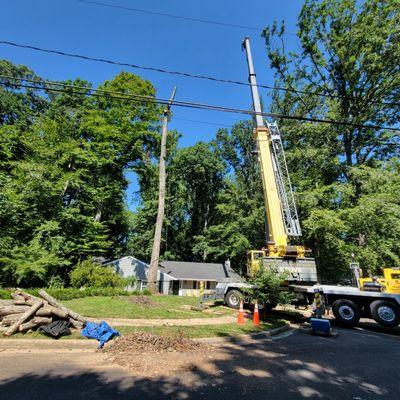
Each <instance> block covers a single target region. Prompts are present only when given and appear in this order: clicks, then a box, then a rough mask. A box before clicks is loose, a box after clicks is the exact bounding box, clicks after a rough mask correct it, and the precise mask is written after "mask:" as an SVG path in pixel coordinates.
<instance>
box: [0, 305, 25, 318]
mask: <svg viewBox="0 0 400 400" xmlns="http://www.w3.org/2000/svg"><path fill="white" fill-rule="evenodd" d="M26 310H29V306H4V307H1V308H0V317H2V316H3V315H10V314H22V313H24V312H25V311H26Z"/></svg>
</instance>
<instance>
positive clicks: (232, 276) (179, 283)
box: [103, 256, 242, 296]
mask: <svg viewBox="0 0 400 400" xmlns="http://www.w3.org/2000/svg"><path fill="white" fill-rule="evenodd" d="M103 265H109V266H112V267H114V269H115V272H116V273H118V274H119V275H121V276H122V277H130V276H134V277H135V278H136V280H137V284H136V289H138V290H143V289H145V288H146V287H147V274H148V270H149V265H148V264H146V263H145V262H143V261H140V260H138V259H137V258H135V257H132V256H127V257H122V258H120V259H118V260H114V261H111V262H108V263H106V264H103ZM157 281H158V285H159V286H158V289H159V292H160V293H163V294H176V295H179V296H199V294H200V282H204V289H205V293H206V294H212V293H214V292H215V286H216V284H217V283H218V282H241V281H242V278H241V277H240V276H239V275H238V274H237V273H236V272H235V271H233V270H232V268H231V266H230V262H229V261H226V262H225V263H200V262H186V261H161V262H160V263H159V267H158V272H157Z"/></svg>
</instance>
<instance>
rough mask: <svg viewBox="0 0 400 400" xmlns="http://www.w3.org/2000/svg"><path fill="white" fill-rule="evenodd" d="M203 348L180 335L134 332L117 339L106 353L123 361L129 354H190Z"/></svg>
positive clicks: (203, 346) (202, 345)
mask: <svg viewBox="0 0 400 400" xmlns="http://www.w3.org/2000/svg"><path fill="white" fill-rule="evenodd" d="M205 347H206V346H205V345H204V344H202V343H198V342H195V341H193V340H190V339H188V338H187V337H185V336H184V335H183V334H182V333H178V334H177V335H171V336H160V335H156V334H154V333H149V332H135V333H131V334H129V335H126V336H123V337H119V338H117V339H116V340H115V341H114V342H113V343H112V344H111V346H110V347H109V348H108V349H106V351H107V352H110V353H112V354H113V355H114V356H116V357H117V358H120V357H122V359H123V358H124V357H126V356H127V355H129V354H143V353H164V352H192V351H201V350H204V348H205ZM114 361H118V360H115V359H114Z"/></svg>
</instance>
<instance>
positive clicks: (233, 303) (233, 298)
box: [225, 289, 243, 310]
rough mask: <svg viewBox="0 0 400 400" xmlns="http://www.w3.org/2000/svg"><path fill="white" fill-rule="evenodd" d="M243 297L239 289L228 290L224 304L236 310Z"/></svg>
mask: <svg viewBox="0 0 400 400" xmlns="http://www.w3.org/2000/svg"><path fill="white" fill-rule="evenodd" d="M242 299H243V294H242V293H241V292H240V291H239V290H235V289H232V290H229V291H228V293H227V294H226V295H225V304H226V305H227V306H228V307H229V308H233V309H235V310H238V309H239V307H240V300H242Z"/></svg>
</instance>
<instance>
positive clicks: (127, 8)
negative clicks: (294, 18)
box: [77, 0, 296, 36]
mask: <svg viewBox="0 0 400 400" xmlns="http://www.w3.org/2000/svg"><path fill="white" fill-rule="evenodd" d="M77 1H78V2H80V3H86V4H90V5H95V6H101V7H109V8H116V9H119V10H125V11H133V12H137V13H143V14H150V15H157V16H161V17H168V18H175V19H181V20H185V21H190V22H199V23H202V24H210V25H219V26H224V27H228V28H237V29H246V30H251V31H257V32H262V31H263V29H262V28H258V27H255V26H248V25H239V24H231V23H229V22H222V21H214V20H209V19H202V18H194V17H188V16H185V15H176V14H169V13H164V12H159V11H152V10H144V9H141V8H132V7H126V6H119V5H116V4H110V3H103V2H100V1H90V0H77ZM286 34H287V35H295V36H296V34H295V33H290V32H287V33H286Z"/></svg>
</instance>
